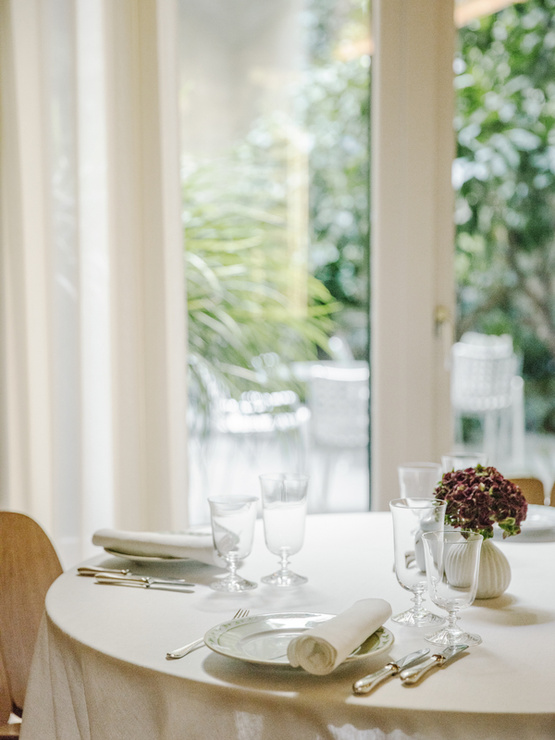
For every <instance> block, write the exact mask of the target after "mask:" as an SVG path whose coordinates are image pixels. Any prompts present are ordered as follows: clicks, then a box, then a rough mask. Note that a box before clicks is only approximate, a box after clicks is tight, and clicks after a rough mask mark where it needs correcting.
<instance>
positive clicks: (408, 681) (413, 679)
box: [399, 645, 468, 686]
mask: <svg viewBox="0 0 555 740" xmlns="http://www.w3.org/2000/svg"><path fill="white" fill-rule="evenodd" d="M467 649H468V645H452V646H451V647H448V648H446V649H445V650H443V651H442V652H441V653H436V654H434V655H430V657H429V658H428V659H427V660H426V661H424V662H423V663H421V664H420V665H418V666H416V667H415V668H407V669H406V670H403V671H401V673H400V674H399V675H400V678H401V682H402V684H403V686H413V685H414V684H415V683H418V681H420V679H421V678H423V677H424V676H425V675H426V673H428V671H431V670H432V668H435V667H436V666H438V667H439V666H442V665H444V664H445V663H447V661H448V660H451V658H454V657H455V655H457V654H458V653H460V652H462V651H463V650H467Z"/></svg>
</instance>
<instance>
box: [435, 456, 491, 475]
mask: <svg viewBox="0 0 555 740" xmlns="http://www.w3.org/2000/svg"><path fill="white" fill-rule="evenodd" d="M487 459H488V458H487V455H486V453H485V452H461V453H460V454H459V453H457V452H452V453H451V454H450V455H442V456H441V464H442V466H443V472H444V473H451V472H452V471H453V470H466V469H467V468H475V467H476V465H482V466H485V465H486V463H487Z"/></svg>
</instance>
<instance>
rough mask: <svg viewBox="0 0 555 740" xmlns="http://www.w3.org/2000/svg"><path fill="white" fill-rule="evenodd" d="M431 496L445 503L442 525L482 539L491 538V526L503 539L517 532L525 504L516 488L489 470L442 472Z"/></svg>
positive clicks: (479, 466)
mask: <svg viewBox="0 0 555 740" xmlns="http://www.w3.org/2000/svg"><path fill="white" fill-rule="evenodd" d="M435 497H436V498H438V499H443V500H445V501H447V507H446V510H445V523H446V524H450V525H451V526H453V527H461V528H462V529H469V530H472V531H473V532H478V534H481V535H482V536H483V537H484V540H486V539H488V538H489V537H493V525H494V524H495V523H497V524H498V525H499V527H500V528H501V529H502V530H503V537H504V538H505V537H510V536H511V535H515V534H519V533H520V525H521V524H522V522H523V521H524V520H525V519H526V514H527V512H528V502H527V501H526V499H525V498H524V496H523V495H522V491H521V490H520V488H519V487H518V486H517V485H516V484H515V483H512V482H511V481H509V480H507V479H506V478H504V477H503V476H502V475H501V473H500V472H499V471H498V470H497V469H496V468H493V467H488V468H485V467H482V466H481V465H477V466H476V468H467V469H466V470H453V471H452V472H450V473H445V474H444V475H443V478H442V479H441V481H440V483H439V484H438V486H437V488H436V489H435Z"/></svg>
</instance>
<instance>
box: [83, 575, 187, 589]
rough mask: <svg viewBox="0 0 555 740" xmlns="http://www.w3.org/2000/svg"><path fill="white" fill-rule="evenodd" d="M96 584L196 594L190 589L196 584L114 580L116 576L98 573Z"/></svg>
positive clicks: (139, 579) (150, 580)
mask: <svg viewBox="0 0 555 740" xmlns="http://www.w3.org/2000/svg"><path fill="white" fill-rule="evenodd" d="M94 582H95V583H100V584H104V585H108V586H131V587H132V588H154V589H158V590H160V591H179V592H180V593H182V594H194V593H195V592H194V591H193V590H192V589H191V588H190V587H191V586H193V585H194V584H191V583H178V582H176V581H163V580H162V579H160V580H158V579H155V578H146V577H144V578H143V577H139V578H124V577H121V578H114V576H113V575H112V576H104V575H102V573H98V574H97V575H96V576H95V577H94Z"/></svg>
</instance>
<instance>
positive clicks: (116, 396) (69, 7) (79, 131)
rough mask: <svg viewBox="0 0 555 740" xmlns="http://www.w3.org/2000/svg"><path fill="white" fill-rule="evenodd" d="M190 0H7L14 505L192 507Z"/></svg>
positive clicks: (7, 408)
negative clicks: (186, 85) (186, 244)
mask: <svg viewBox="0 0 555 740" xmlns="http://www.w3.org/2000/svg"><path fill="white" fill-rule="evenodd" d="M176 15H177V13H176V7H175V2H174V0H117V2H114V1H113V0H0V29H1V30H0V33H1V39H0V42H1V54H2V56H1V60H0V64H1V68H0V69H1V78H0V84H1V88H0V93H1V130H0V138H1V160H0V174H1V187H2V190H1V217H2V222H1V223H2V226H1V243H0V268H1V272H0V280H1V298H0V300H1V303H0V308H1V319H2V323H1V335H0V338H1V347H0V349H1V374H0V383H1V401H2V403H1V406H0V413H1V419H0V444H1V447H0V450H1V457H0V476H1V477H0V482H1V489H0V505H1V506H2V507H3V508H10V509H15V510H19V511H23V512H25V513H28V514H30V515H31V516H33V517H34V518H35V519H37V521H39V523H40V524H41V525H42V526H43V527H44V528H45V529H46V530H47V532H48V533H49V534H50V536H51V537H52V539H53V541H54V543H55V545H56V546H57V549H58V551H59V553H60V555H61V557H62V560H63V562H64V565H66V566H68V565H71V564H73V563H74V562H76V561H78V560H80V559H82V558H83V557H85V556H86V555H89V554H92V553H93V552H94V550H92V548H91V544H90V539H91V534H92V532H93V531H94V530H95V529H97V528H98V527H101V526H112V525H113V526H119V527H126V528H134V529H148V528H153V529H159V528H164V529H169V528H172V529H174V528H181V527H183V526H185V525H186V523H187V490H186V488H187V483H186V481H187V476H186V445H187V442H186V380H185V378H186V324H185V295H184V293H185V288H184V275H183V259H182V251H183V244H182V233H181V226H180V210H181V209H180V185H179V145H178V138H179V137H178V108H177V48H176V47H177V42H176V30H177V20H176Z"/></svg>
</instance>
